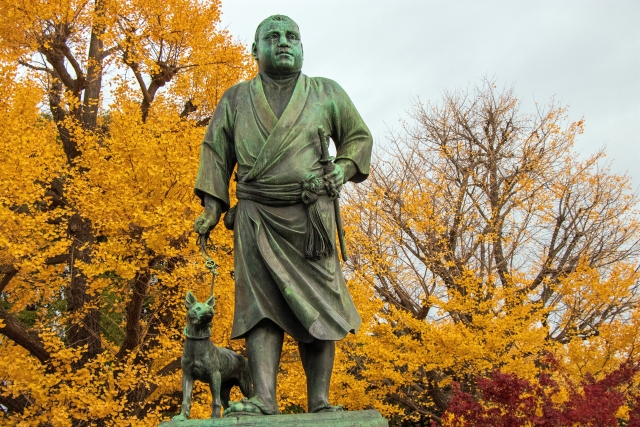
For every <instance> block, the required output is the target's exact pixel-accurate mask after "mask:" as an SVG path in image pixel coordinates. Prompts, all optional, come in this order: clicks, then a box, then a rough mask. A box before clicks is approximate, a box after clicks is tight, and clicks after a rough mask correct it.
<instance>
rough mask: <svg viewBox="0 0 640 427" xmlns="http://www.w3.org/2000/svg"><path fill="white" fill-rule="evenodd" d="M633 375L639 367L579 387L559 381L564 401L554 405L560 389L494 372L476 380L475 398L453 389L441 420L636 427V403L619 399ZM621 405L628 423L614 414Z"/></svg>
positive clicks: (460, 426)
mask: <svg viewBox="0 0 640 427" xmlns="http://www.w3.org/2000/svg"><path fill="white" fill-rule="evenodd" d="M549 360H550V361H551V364H550V366H551V367H552V370H554V369H555V370H557V364H555V363H553V359H552V358H550V359H549ZM639 371H640V362H635V361H629V362H625V363H623V364H621V365H620V367H619V368H618V369H616V370H615V371H613V372H611V373H609V374H608V375H606V376H605V377H604V378H602V379H600V380H595V378H593V377H592V376H586V378H585V380H584V381H582V382H581V383H580V384H573V383H571V382H570V381H569V380H568V379H567V378H566V377H563V380H564V381H563V383H564V385H565V387H568V388H569V390H570V398H569V400H568V401H566V402H563V403H561V404H559V403H556V402H554V401H553V399H552V396H554V395H555V394H556V393H558V392H559V391H560V386H559V384H558V382H557V381H556V380H554V379H552V378H551V377H550V376H549V375H548V374H546V373H543V374H541V375H540V377H539V378H538V381H537V382H530V381H528V380H525V379H522V378H518V377H517V376H516V375H515V374H511V373H502V372H500V371H498V370H496V371H494V372H493V373H492V374H491V375H490V377H489V378H482V377H479V378H477V385H478V390H479V393H478V394H479V396H478V398H475V397H474V396H472V395H471V394H469V393H466V392H463V391H462V390H461V388H460V385H459V384H457V383H454V384H453V390H454V392H453V399H452V401H451V404H450V405H449V408H448V409H447V411H446V412H445V414H444V416H443V419H447V420H449V423H450V425H452V426H455V427H471V426H474V427H520V426H525V425H527V426H531V425H533V426H535V427H559V426H574V425H580V426H597V427H608V426H612V427H618V426H621V425H624V426H628V427H640V397H638V396H631V397H630V396H629V395H627V394H625V393H624V391H625V390H628V389H629V388H630V387H631V385H632V381H633V377H634V376H635V374H636V373H638V372H639ZM580 390H581V391H580ZM625 404H629V406H630V407H631V411H630V413H629V420H628V421H624V422H623V421H621V420H619V419H617V418H616V413H617V411H618V410H619V409H620V407H622V406H623V405H625ZM434 425H435V424H434V423H432V426H434Z"/></svg>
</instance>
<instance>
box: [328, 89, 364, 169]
mask: <svg viewBox="0 0 640 427" xmlns="http://www.w3.org/2000/svg"><path fill="white" fill-rule="evenodd" d="M327 83H328V84H327V87H328V88H330V91H331V92H332V93H331V95H332V98H333V100H332V101H333V102H332V107H333V114H332V115H333V120H332V121H333V123H332V128H333V129H332V131H333V132H332V139H333V140H334V141H335V143H336V149H337V153H336V160H340V159H348V160H351V161H352V162H353V163H354V164H355V165H356V168H357V170H358V172H357V173H356V174H355V175H354V176H353V177H352V178H351V179H350V181H353V182H362V181H364V180H365V179H367V176H368V175H369V167H370V164H371V150H372V148H373V138H372V137H371V132H369V128H368V127H367V125H366V124H365V123H364V120H362V117H360V114H359V113H358V110H356V107H355V106H354V105H353V102H351V99H350V98H349V96H348V95H347V93H346V92H345V91H344V89H342V88H341V87H340V85H338V84H337V83H336V82H334V81H331V80H328V81H327Z"/></svg>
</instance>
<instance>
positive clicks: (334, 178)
mask: <svg viewBox="0 0 640 427" xmlns="http://www.w3.org/2000/svg"><path fill="white" fill-rule="evenodd" d="M323 178H324V179H325V180H326V181H329V182H330V183H331V184H332V185H333V187H334V188H335V189H336V190H337V191H340V188H342V184H344V170H343V169H342V167H341V166H340V165H339V164H338V163H335V164H334V167H333V171H332V172H329V173H328V174H326V175H325V176H323Z"/></svg>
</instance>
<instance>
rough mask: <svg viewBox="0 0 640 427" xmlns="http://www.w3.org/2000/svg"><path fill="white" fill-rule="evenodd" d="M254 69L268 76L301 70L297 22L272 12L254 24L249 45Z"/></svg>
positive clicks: (300, 50) (300, 45)
mask: <svg viewBox="0 0 640 427" xmlns="http://www.w3.org/2000/svg"><path fill="white" fill-rule="evenodd" d="M251 54H252V55H253V57H254V58H255V59H256V61H258V69H259V70H260V71H263V72H266V73H267V74H269V75H291V74H296V73H299V72H300V71H301V70H302V58H303V51H302V41H301V40H300V30H299V29H298V24H296V23H295V21H294V20H293V19H291V18H289V17H288V16H284V15H273V16H270V17H268V18H267V19H265V20H264V21H262V22H261V23H260V25H258V28H257V29H256V36H255V40H254V42H253V45H252V46H251Z"/></svg>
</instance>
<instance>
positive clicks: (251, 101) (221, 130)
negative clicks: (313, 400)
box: [195, 74, 373, 342]
mask: <svg viewBox="0 0 640 427" xmlns="http://www.w3.org/2000/svg"><path fill="white" fill-rule="evenodd" d="M319 125H323V126H324V129H325V130H326V132H327V134H328V135H331V138H332V139H333V141H334V142H335V144H336V148H337V156H336V160H338V159H349V160H351V161H352V162H353V163H354V164H355V165H356V167H357V173H356V175H355V176H354V177H353V178H352V179H351V180H352V181H354V182H360V181H363V180H364V179H366V177H367V175H368V174H369V163H370V158H371V148H372V143H373V141H372V138H371V134H370V132H369V130H368V128H367V126H366V125H365V124H364V122H363V121H362V118H361V117H360V115H359V114H358V112H357V111H356V109H355V107H354V106H353V103H352V102H351V100H350V99H349V97H348V96H347V94H346V93H345V92H344V90H343V89H342V88H341V87H340V86H339V85H338V84H337V83H335V82H334V81H332V80H329V79H324V78H311V77H307V76H305V75H303V74H300V76H299V77H298V79H297V82H296V86H295V89H294V91H293V94H292V96H291V100H290V101H289V104H288V105H287V107H286V109H285V110H284V112H283V113H282V116H281V117H280V119H278V118H277V117H276V115H275V114H274V113H273V111H272V109H271V107H270V106H269V104H268V101H267V99H266V97H265V94H264V90H263V86H262V80H261V78H260V76H259V75H258V76H256V77H255V78H254V79H252V80H250V81H246V82H242V83H240V84H237V85H235V86H233V87H231V88H230V89H228V90H227V91H226V92H225V94H224V95H223V96H222V98H221V100H220V103H219V104H218V107H217V108H216V111H215V113H214V115H213V118H212V119H211V122H210V123H209V126H208V128H207V131H206V134H205V137H204V141H203V143H202V147H201V152H200V167H199V170H198V177H197V179H196V185H195V192H196V194H197V195H198V196H199V197H200V198H201V199H202V200H204V194H205V193H206V194H209V195H211V196H213V197H215V198H217V199H218V200H219V201H220V202H221V204H222V205H223V211H226V210H228V209H229V207H230V206H229V180H230V177H231V175H232V172H233V170H234V168H235V167H236V165H237V168H238V169H237V175H236V179H237V181H238V185H237V187H238V189H237V195H238V199H239V200H238V205H237V207H236V213H235V222H234V266H235V267H234V268H235V272H234V273H235V274H234V276H235V313H234V323H233V329H232V332H231V338H232V339H237V338H242V337H244V336H245V335H246V333H247V332H249V331H250V330H251V329H252V328H253V327H254V326H255V325H256V324H257V323H258V322H260V321H261V320H262V319H265V318H268V319H270V320H272V321H273V322H274V323H276V324H277V325H278V326H279V327H280V328H282V329H283V330H284V331H285V332H287V333H288V334H289V335H291V336H292V337H293V338H294V339H296V340H298V341H302V342H311V341H312V340H313V339H314V338H316V339H320V340H339V339H342V338H344V336H345V335H346V334H347V333H349V332H352V333H355V331H357V329H358V328H359V326H360V323H361V319H360V316H359V315H358V313H357V311H356V308H355V306H354V304H353V301H352V300H351V297H350V295H349V292H348V290H347V287H346V284H345V280H344V276H343V274H342V271H341V270H340V263H339V260H338V255H337V251H334V254H333V255H332V256H330V257H322V258H320V259H319V260H310V259H307V258H305V255H304V250H303V245H304V241H305V233H306V231H307V216H306V210H305V209H306V207H305V205H304V203H302V201H301V200H300V196H299V194H300V188H301V182H302V181H303V180H304V179H305V178H306V177H307V176H308V175H309V174H314V175H315V176H317V177H321V176H322V175H324V172H323V168H322V165H321V164H320V163H319V160H320V157H321V148H320V140H319V137H318V133H317V132H318V126H319ZM243 191H244V192H243ZM317 204H318V209H319V212H320V216H321V218H322V222H323V223H324V226H325V227H326V230H327V231H328V232H329V235H330V236H331V239H332V240H335V235H336V229H335V218H334V208H333V201H332V200H330V199H329V198H328V197H327V196H320V197H319V199H318V201H317ZM332 244H333V245H334V247H335V241H333V242H332Z"/></svg>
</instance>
